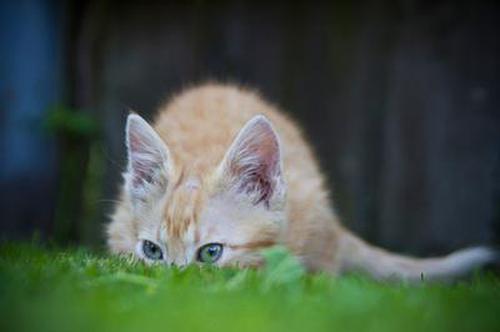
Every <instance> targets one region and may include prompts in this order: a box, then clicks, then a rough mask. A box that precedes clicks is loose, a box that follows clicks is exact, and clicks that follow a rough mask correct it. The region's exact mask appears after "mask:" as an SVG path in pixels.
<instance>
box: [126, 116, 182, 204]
mask: <svg viewBox="0 0 500 332" xmlns="http://www.w3.org/2000/svg"><path fill="white" fill-rule="evenodd" d="M126 143H127V154H128V169H127V173H126V175H125V179H126V182H125V187H126V190H127V191H128V194H129V196H130V198H131V200H132V203H134V205H136V204H137V203H145V202H146V201H148V200H150V199H154V198H158V197H159V196H160V195H161V194H162V193H164V192H165V190H166V186H167V182H168V177H169V174H170V173H171V169H170V168H171V165H172V161H171V158H170V153H169V151H168V148H167V146H166V144H165V143H164V142H163V140H162V139H161V138H160V136H158V134H157V133H156V132H155V130H154V129H153V128H152V127H151V126H150V125H149V124H148V123H147V122H146V121H145V120H144V119H143V118H141V117H140V116H139V115H137V114H130V115H129V116H128V118H127V127H126Z"/></svg>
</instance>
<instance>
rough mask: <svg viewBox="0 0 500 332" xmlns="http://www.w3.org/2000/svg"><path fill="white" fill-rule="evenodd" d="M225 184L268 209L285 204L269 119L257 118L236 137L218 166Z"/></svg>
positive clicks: (278, 149)
mask: <svg viewBox="0 0 500 332" xmlns="http://www.w3.org/2000/svg"><path fill="white" fill-rule="evenodd" d="M219 172H220V174H221V177H222V179H223V181H224V183H225V184H226V185H227V186H229V187H230V189H235V190H236V192H238V193H245V194H247V195H249V197H250V198H251V200H252V203H253V204H255V205H257V204H259V203H264V204H265V205H266V206H267V207H270V206H273V205H274V203H282V202H283V201H284V194H285V184H284V180H283V171H282V160H281V147H280V143H279V139H278V135H277V133H276V132H275V130H274V129H273V127H272V125H271V123H270V122H269V120H268V119H267V118H266V117H265V116H263V115H257V116H255V117H253V118H252V119H251V120H250V121H248V122H247V123H246V124H245V125H244V126H243V128H242V129H241V130H240V132H239V133H238V135H237V136H236V138H235V140H234V142H233V143H232V144H231V146H230V148H229V150H228V151H227V153H226V155H225V156H224V159H223V161H222V163H221V165H220V167H219Z"/></svg>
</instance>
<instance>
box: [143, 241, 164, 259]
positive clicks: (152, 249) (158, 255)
mask: <svg viewBox="0 0 500 332" xmlns="http://www.w3.org/2000/svg"><path fill="white" fill-rule="evenodd" d="M142 251H143V252H144V256H146V257H147V258H149V259H151V260H154V261H158V260H160V259H163V252H162V251H161V248H160V247H159V246H158V245H156V244H154V243H153V242H151V241H148V240H144V242H143V243H142Z"/></svg>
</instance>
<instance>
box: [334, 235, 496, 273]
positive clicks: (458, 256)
mask: <svg viewBox="0 0 500 332" xmlns="http://www.w3.org/2000/svg"><path fill="white" fill-rule="evenodd" d="M339 245H340V247H339V256H340V260H341V272H349V271H359V272H364V273H368V274H370V275H371V276H373V277H374V278H376V279H382V280H387V279H393V280H394V279H395V280H409V281H418V280H421V279H423V280H441V281H450V280H453V279H455V278H458V277H461V276H464V275H467V274H468V273H470V272H471V271H473V270H474V269H476V268H479V267H481V266H484V265H485V264H489V263H493V262H495V261H497V260H498V259H499V255H498V252H496V251H495V250H493V249H490V248H487V247H473V248H468V249H462V250H459V251H456V252H453V253H451V254H450V255H448V256H444V257H436V258H425V259H419V258H413V257H408V256H402V255H397V254H394V253H391V252H388V251H386V250H384V249H381V248H377V247H374V246H372V245H370V244H368V243H366V242H365V241H363V240H361V239H360V238H358V237H356V236H355V235H354V234H352V233H350V232H347V231H346V232H345V233H343V236H341V237H340V243H339Z"/></svg>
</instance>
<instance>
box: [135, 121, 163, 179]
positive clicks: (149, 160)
mask: <svg viewBox="0 0 500 332" xmlns="http://www.w3.org/2000/svg"><path fill="white" fill-rule="evenodd" d="M154 144H155V142H154V138H152V137H149V136H148V135H147V134H144V133H140V128H137V127H135V126H134V125H131V126H130V128H129V137H128V148H129V154H130V156H129V158H130V167H131V171H132V185H133V186H134V187H139V186H142V185H143V184H144V182H146V183H149V184H153V183H155V175H156V172H157V170H158V169H159V168H160V167H161V162H162V158H163V157H162V154H161V152H160V151H158V149H157V148H155V146H154Z"/></svg>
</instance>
